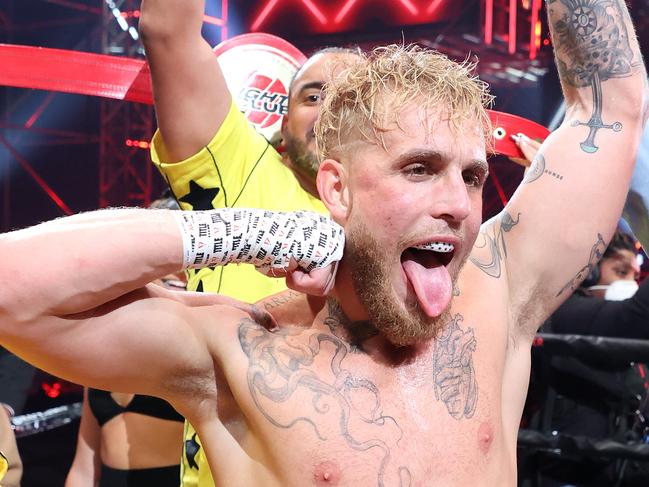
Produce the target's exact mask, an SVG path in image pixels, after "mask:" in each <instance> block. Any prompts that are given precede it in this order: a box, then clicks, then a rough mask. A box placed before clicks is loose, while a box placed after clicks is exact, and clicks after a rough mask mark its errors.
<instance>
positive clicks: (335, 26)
mask: <svg viewBox="0 0 649 487" xmlns="http://www.w3.org/2000/svg"><path fill="white" fill-rule="evenodd" d="M259 4H260V9H259V10H258V12H257V13H255V14H254V15H253V16H252V21H251V23H250V30H251V31H253V32H255V31H259V30H264V31H266V32H273V26H274V25H284V24H282V22H286V19H287V18H290V17H292V16H294V15H295V13H296V12H298V14H299V11H300V10H301V11H302V12H305V13H307V19H308V18H311V19H313V20H314V21H315V22H316V25H311V26H310V27H311V29H312V30H311V31H312V32H340V31H341V30H345V29H348V28H358V26H359V21H360V23H362V21H363V19H365V17H366V14H367V13H368V11H370V10H371V11H372V12H373V13H374V14H376V13H377V12H379V13H380V14H381V16H382V17H383V19H384V21H385V22H387V23H388V24H395V25H397V24H398V25H409V24H412V23H417V24H422V23H427V22H436V21H440V20H442V19H445V18H450V15H451V13H457V12H456V11H457V5H458V4H457V3H456V2H454V1H453V0H398V1H394V0H382V1H380V2H377V1H376V0H373V1H371V0H267V1H264V2H261V1H260V2H259Z"/></svg>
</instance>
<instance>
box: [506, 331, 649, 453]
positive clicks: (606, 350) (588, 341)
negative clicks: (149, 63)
mask: <svg viewBox="0 0 649 487" xmlns="http://www.w3.org/2000/svg"><path fill="white" fill-rule="evenodd" d="M532 350H533V351H540V352H541V353H543V355H544V360H549V358H550V357H570V358H575V359H578V360H579V361H581V362H583V363H585V364H588V365H592V366H594V367H598V368H601V369H606V370H611V371H616V370H623V369H626V368H628V367H629V366H630V365H631V363H649V340H635V339H627V338H608V337H600V336H585V335H557V334H550V333H539V334H537V335H536V337H535V339H534V343H533V346H532ZM646 394H647V393H646V392H645V397H644V398H640V397H638V402H639V405H638V407H637V408H635V411H634V412H635V418H636V420H637V421H639V424H641V425H642V427H643V429H645V430H647V427H648V423H647V421H648V420H649V418H648V417H645V414H644V413H646V412H647V410H646V407H643V406H647V404H648V401H649V397H647V395H646ZM641 409H642V410H641ZM632 432H633V430H629V433H632ZM632 436H636V438H637V439H633V438H632ZM647 437H648V436H647V435H646V433H645V434H640V433H637V432H636V434H635V435H630V439H629V440H628V441H625V442H620V441H615V440H612V439H610V438H607V439H599V440H598V439H594V438H589V437H587V436H581V435H570V434H565V433H561V432H559V431H551V432H544V431H538V430H533V429H521V430H520V431H519V434H518V446H519V447H524V448H526V449H528V450H530V451H543V452H546V453H550V454H553V455H556V456H557V457H559V456H576V455H577V456H581V457H589V458H608V459H625V460H640V461H649V444H647V443H646V442H645V439H646V438H647Z"/></svg>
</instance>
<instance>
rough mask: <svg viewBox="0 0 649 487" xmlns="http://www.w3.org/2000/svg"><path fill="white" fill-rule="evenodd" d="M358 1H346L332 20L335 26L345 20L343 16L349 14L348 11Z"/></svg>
mask: <svg viewBox="0 0 649 487" xmlns="http://www.w3.org/2000/svg"><path fill="white" fill-rule="evenodd" d="M357 1H358V0H347V3H346V4H345V5H343V8H341V9H340V10H339V11H338V14H337V15H336V18H335V19H334V22H335V23H336V24H339V23H340V21H341V20H342V19H344V18H345V16H346V15H347V14H348V13H349V10H350V9H351V8H352V6H353V5H354V4H355V3H356V2H357Z"/></svg>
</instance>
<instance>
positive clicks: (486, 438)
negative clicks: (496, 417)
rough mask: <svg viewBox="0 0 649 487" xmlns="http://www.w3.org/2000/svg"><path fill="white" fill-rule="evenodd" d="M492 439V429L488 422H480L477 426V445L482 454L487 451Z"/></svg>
mask: <svg viewBox="0 0 649 487" xmlns="http://www.w3.org/2000/svg"><path fill="white" fill-rule="evenodd" d="M493 441H494V430H493V428H492V427H491V425H490V424H489V423H481V424H480V427H479V428H478V447H479V448H480V451H481V452H482V453H483V454H485V455H486V454H487V453H489V449H490V448H491V444H492V443H493Z"/></svg>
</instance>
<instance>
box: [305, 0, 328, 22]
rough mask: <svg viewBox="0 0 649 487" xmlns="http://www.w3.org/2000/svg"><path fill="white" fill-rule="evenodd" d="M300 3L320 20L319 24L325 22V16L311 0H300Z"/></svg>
mask: <svg viewBox="0 0 649 487" xmlns="http://www.w3.org/2000/svg"><path fill="white" fill-rule="evenodd" d="M302 3H303V4H304V5H306V7H307V8H308V9H309V11H310V12H311V13H312V14H313V16H314V17H315V18H316V19H318V22H320V23H321V24H326V23H327V18H326V17H325V16H324V15H323V13H322V12H321V11H320V9H319V8H318V7H316V5H315V4H314V3H313V2H312V1H311V0H302Z"/></svg>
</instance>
